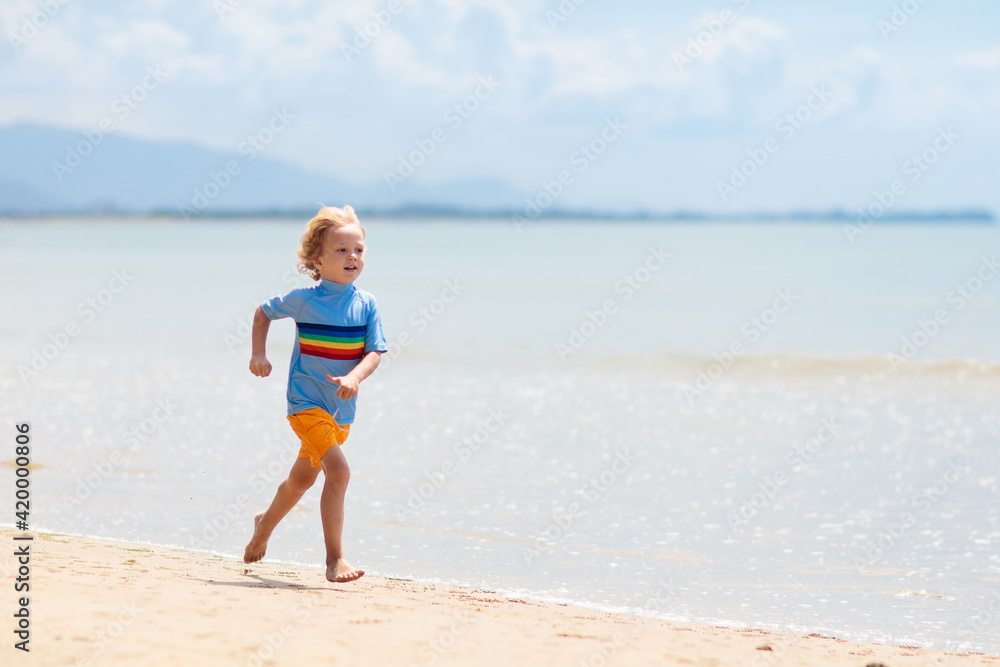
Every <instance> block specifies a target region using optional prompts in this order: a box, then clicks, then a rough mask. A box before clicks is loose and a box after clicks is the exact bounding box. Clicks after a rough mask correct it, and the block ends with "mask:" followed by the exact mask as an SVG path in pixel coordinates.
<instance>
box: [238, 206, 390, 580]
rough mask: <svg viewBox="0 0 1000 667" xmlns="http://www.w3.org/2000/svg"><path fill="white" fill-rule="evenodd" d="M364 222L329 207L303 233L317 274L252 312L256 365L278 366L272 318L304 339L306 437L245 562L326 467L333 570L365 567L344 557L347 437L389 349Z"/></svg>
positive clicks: (297, 389)
mask: <svg viewBox="0 0 1000 667" xmlns="http://www.w3.org/2000/svg"><path fill="white" fill-rule="evenodd" d="M364 239H365V230H364V228H363V227H362V226H361V223H360V222H359V221H358V218H357V216H356V215H355V214H354V209H353V208H351V207H350V206H345V207H344V208H343V209H339V208H334V207H329V206H324V207H323V208H322V209H320V211H319V213H317V214H316V217H314V218H313V219H312V220H310V221H309V224H308V225H307V226H306V232H305V234H304V235H303V236H302V241H301V245H300V248H299V250H298V256H299V270H300V271H302V272H303V273H306V274H308V275H309V276H310V277H312V278H313V279H315V280H319V281H320V282H319V283H318V284H317V285H315V286H314V287H309V288H304V289H295V290H292V291H291V292H289V293H288V294H285V295H284V296H277V297H274V298H273V299H270V300H269V301H265V302H264V303H262V304H261V305H260V306H258V307H257V311H256V312H255V313H254V318H253V351H252V353H251V357H250V372H251V373H253V374H254V375H256V376H258V377H267V376H268V375H270V373H271V364H270V363H268V361H267V356H266V354H265V346H266V343H267V331H268V328H269V327H270V323H271V320H275V319H279V318H282V317H292V318H294V319H295V324H296V329H297V333H298V337H297V339H296V342H295V349H294V350H293V351H292V360H291V367H290V369H289V373H288V421H289V422H290V423H291V425H292V430H294V431H295V434H296V435H297V436H299V439H300V440H301V441H302V447H301V449H300V450H299V458H298V459H297V460H296V461H295V463H294V464H292V469H291V471H290V472H289V473H288V479H286V480H285V481H283V482H282V483H281V484H280V485H278V491H277V493H276V494H275V496H274V500H272V501H271V506H270V507H268V508H267V510H266V511H264V512H261V513H260V514H258V515H257V516H256V517H254V530H253V537H251V538H250V543H249V544H247V547H246V551H245V552H244V554H243V561H244V562H246V563H255V562H257V561H259V560H260V559H262V558H263V557H264V552H265V551H266V550H267V540H268V538H269V537H270V536H271V532H272V531H273V530H274V528H275V527H276V526H277V525H278V522H279V521H281V519H282V518H284V516H285V515H286V514H288V512H289V510H291V509H292V508H293V507H295V505H296V503H298V502H299V500H300V499H301V498H302V494H304V493H305V492H306V491H307V490H308V489H309V487H311V486H312V485H313V482H315V481H316V477H317V476H318V475H319V471H320V468H322V470H323V473H324V475H325V479H324V483H323V493H322V495H321V496H320V516H321V517H322V520H323V538H324V541H325V542H326V578H327V579H328V580H329V581H333V582H337V583H344V582H348V581H354V580H356V579H359V578H360V577H361V576H362V575H363V574H364V570H357V569H354V568H353V567H351V565H350V564H348V562H347V561H346V560H344V553H343V548H342V546H341V535H342V533H343V529H344V495H345V493H346V492H347V482H348V480H349V479H350V476H351V472H350V468H348V466H347V459H345V458H344V454H343V452H341V450H340V445H342V444H344V441H345V440H346V439H347V435H348V431H349V430H350V425H351V423H353V422H354V406H355V400H356V396H357V393H358V385H359V384H360V383H361V382H362V381H363V380H364V379H365V378H367V377H368V376H369V375H371V374H372V372H374V371H375V368H376V367H378V362H379V359H380V358H381V353H382V352H385V351H386V350H387V349H388V348H387V347H386V343H385V335H384V334H383V333H382V322H381V320H380V318H379V313H378V306H377V305H376V303H375V298H374V297H373V296H372V295H371V294H369V293H368V292H365V291H364V290H361V289H358V288H357V287H355V286H354V284H353V283H354V281H355V280H357V278H358V276H359V275H361V270H362V269H364V267H365V244H364Z"/></svg>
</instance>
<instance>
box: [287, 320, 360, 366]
mask: <svg viewBox="0 0 1000 667" xmlns="http://www.w3.org/2000/svg"><path fill="white" fill-rule="evenodd" d="M298 326H299V353H301V354H306V355H309V356H312V357H323V358H324V359H337V360H338V361H353V360H360V359H361V358H362V357H363V356H365V327H364V326H358V327H338V326H334V325H332V324H306V323H304V322H299V323H298Z"/></svg>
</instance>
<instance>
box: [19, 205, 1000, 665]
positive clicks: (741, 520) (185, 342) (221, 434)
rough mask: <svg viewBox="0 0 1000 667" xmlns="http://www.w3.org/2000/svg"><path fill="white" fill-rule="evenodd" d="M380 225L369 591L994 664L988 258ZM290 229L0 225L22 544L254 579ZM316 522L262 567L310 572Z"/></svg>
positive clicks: (305, 517) (916, 237) (884, 239)
mask: <svg viewBox="0 0 1000 667" xmlns="http://www.w3.org/2000/svg"><path fill="white" fill-rule="evenodd" d="M365 222H366V225H367V228H368V238H367V240H368V245H369V248H370V251H369V255H368V259H367V265H366V267H365V269H364V273H363V274H362V276H361V277H360V279H359V280H358V285H359V286H360V287H362V288H364V289H367V290H368V291H370V292H372V293H373V294H374V295H375V296H376V297H377V299H378V302H379V305H380V309H381V312H382V317H383V321H384V325H385V333H386V336H387V339H388V341H389V343H390V346H391V348H392V351H391V353H390V354H389V355H387V356H386V357H385V358H384V359H383V361H382V367H381V368H380V369H379V370H378V371H377V373H376V375H375V376H373V377H372V378H371V379H369V380H367V381H366V382H365V383H364V384H363V385H362V389H361V393H360V396H359V409H358V415H357V421H356V422H355V425H354V427H353V428H352V433H351V436H350V439H349V440H348V442H347V444H346V445H345V447H344V451H345V454H346V455H347V457H348V460H349V462H350V464H351V467H352V473H353V476H352V480H351V484H350V488H349V491H348V500H347V519H346V526H345V545H346V549H347V555H348V557H349V559H350V560H351V562H352V563H354V564H355V565H358V566H361V567H364V568H365V569H366V570H368V571H369V572H371V573H373V574H378V575H383V576H393V577H411V578H415V579H419V580H424V581H434V582H442V583H454V584H465V585H471V586H481V587H487V588H490V589H493V590H499V591H503V592H505V593H507V594H510V595H512V596H519V597H522V598H528V599H539V600H558V601H563V602H569V603H573V604H579V605H585V606H589V607H594V608H600V609H609V610H617V611H623V612H628V613H632V614H635V615H640V616H653V617H658V618H666V619H674V620H688V621H697V622H708V623H716V624H724V625H730V626H748V627H759V628H765V629H774V630H787V631H792V632H796V633H806V634H808V633H813V632H818V633H821V634H827V635H832V636H837V637H841V638H845V639H852V640H860V641H873V642H891V643H897V644H913V645H920V646H927V647H935V648H946V649H964V650H973V651H982V652H989V653H997V652H1000V550H998V549H997V544H998V540H1000V507H998V496H997V492H998V482H997V475H998V473H997V469H998V464H1000V460H998V459H1000V455H998V447H997V444H998V439H1000V420H998V410H997V403H998V400H1000V336H998V335H997V333H998V331H1000V276H998V275H997V271H998V270H1000V267H998V266H997V264H996V261H997V257H998V254H1000V229H998V228H997V227H995V226H975V225H971V226H962V225H951V226H926V225H910V226H908V225H876V226H874V227H872V228H870V229H867V230H860V231H861V232H862V233H860V234H858V231H859V230H851V229H845V228H844V227H843V226H841V225H838V224H808V223H800V224H795V223H789V224H756V223H744V224H738V223H705V224H666V223H655V222H642V223H636V222H623V221H579V222H572V221H563V222H552V223H534V224H529V225H524V226H517V225H515V224H513V223H512V222H510V221H508V220H447V221H446V220H426V221H425V220H390V219H380V218H371V219H367V220H366V221H365ZM302 226H303V221H302V220H269V221H261V220H224V221H213V220H197V221H192V222H190V223H184V222H180V221H175V220H168V219H114V220H98V219H77V220H68V219H67V220H59V219H50V220H9V221H0V312H2V313H3V317H2V319H0V368H2V374H0V400H2V405H3V408H2V412H3V415H4V423H6V424H7V428H9V429H10V433H9V437H8V438H7V439H8V441H9V447H8V454H6V455H3V454H0V460H7V459H13V442H14V435H15V433H14V430H13V429H14V427H13V425H14V423H18V422H22V421H26V422H29V423H30V424H31V432H32V435H33V449H32V457H33V461H34V462H35V463H36V464H37V465H38V467H37V468H36V469H34V470H33V471H32V473H31V483H32V487H31V488H32V505H31V518H30V524H31V527H32V528H33V529H38V530H50V531H58V532H64V533H71V534H80V535H96V536H101V537H108V538H115V539H123V540H133V541H141V542H149V543H154V544H162V545H174V546H181V547H185V548H191V549H199V550H204V551H212V552H217V553H222V554H226V555H229V556H232V557H234V558H237V557H240V556H241V555H242V552H243V547H244V545H245V544H246V542H247V540H248V538H249V536H250V533H251V522H252V518H253V515H254V514H255V513H256V512H258V511H260V510H262V509H264V508H265V507H266V506H267V503H268V502H269V501H270V499H271V498H272V496H273V494H274V490H275V488H276V486H277V484H278V483H279V482H280V481H281V479H282V478H283V477H284V475H285V473H286V471H287V468H288V467H289V465H290V462H291V460H292V457H293V456H294V454H295V451H296V449H297V443H296V441H295V437H294V435H293V434H292V432H291V429H290V428H289V426H288V424H287V423H286V420H285V407H286V406H285V397H284V395H285V388H286V380H287V365H288V358H289V354H290V352H291V346H292V343H293V336H294V327H293V325H292V324H291V323H290V322H289V321H287V320H285V321H278V322H275V323H274V324H273V325H272V327H271V334H270V339H269V341H268V343H269V347H268V355H269V358H270V360H271V362H272V364H273V365H274V372H273V373H272V375H271V377H269V378H267V379H261V378H257V377H254V376H252V375H251V374H250V373H249V371H248V370H247V365H248V360H249V352H250V342H249V319H250V316H251V315H252V312H253V310H254V308H255V307H256V305H257V304H258V303H260V301H262V300H264V299H266V298H268V297H270V296H272V295H274V294H278V293H283V292H285V291H287V290H288V289H291V288H294V287H297V286H305V285H308V284H309V281H308V280H307V279H305V278H303V277H301V276H300V275H298V274H297V273H296V272H295V270H294V259H295V256H294V252H295V249H296V246H297V242H298V238H299V235H300V233H301V230H302ZM0 441H2V438H0ZM4 471H6V472H4ZM0 480H6V481H4V482H2V483H3V489H4V492H3V497H7V498H8V499H11V502H9V503H8V504H7V505H8V506H9V507H11V508H12V507H13V501H12V497H13V488H14V486H13V480H14V474H13V469H12V468H11V467H3V468H0ZM318 499H319V488H318V486H317V487H316V488H314V489H312V490H311V491H310V492H308V493H307V495H306V496H305V497H304V499H303V501H302V503H301V504H300V505H299V506H298V507H297V508H295V509H294V510H293V511H292V512H291V513H290V514H289V515H288V517H287V518H286V519H285V521H284V522H283V523H282V524H281V525H280V526H279V528H278V529H277V530H276V531H275V533H274V536H273V537H272V540H271V543H270V545H269V546H268V558H274V559H278V560H284V561H294V562H300V563H306V564H311V565H316V566H319V565H321V564H322V561H323V557H324V553H323V548H322V544H323V543H322V532H321V527H320V517H319V508H318ZM10 522H11V523H12V522H13V514H12V513H11V517H10ZM8 569H9V564H8ZM317 576H319V574H317Z"/></svg>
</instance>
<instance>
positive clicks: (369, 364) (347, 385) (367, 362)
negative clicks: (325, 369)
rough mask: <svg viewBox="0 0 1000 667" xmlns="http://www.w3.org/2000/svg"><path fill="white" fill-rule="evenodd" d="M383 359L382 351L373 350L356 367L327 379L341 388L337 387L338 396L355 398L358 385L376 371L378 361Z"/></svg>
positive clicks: (328, 376) (329, 376)
mask: <svg viewBox="0 0 1000 667" xmlns="http://www.w3.org/2000/svg"><path fill="white" fill-rule="evenodd" d="M381 360H382V353H381V352H376V351H375V350H372V351H371V352H369V353H368V354H366V355H365V356H364V357H363V358H362V359H361V361H359V362H358V365H357V366H355V367H354V369H353V370H352V371H351V372H350V373H348V374H347V375H344V376H342V377H333V376H332V375H327V376H326V379H327V380H328V381H330V382H332V383H334V384H335V385H337V386H338V387H339V388H338V389H337V398H340V399H348V398H354V397H355V396H357V395H358V386H359V385H360V384H361V382H362V381H363V380H365V379H367V378H368V376H369V375H371V374H372V373H374V372H375V369H376V368H378V362H379V361H381Z"/></svg>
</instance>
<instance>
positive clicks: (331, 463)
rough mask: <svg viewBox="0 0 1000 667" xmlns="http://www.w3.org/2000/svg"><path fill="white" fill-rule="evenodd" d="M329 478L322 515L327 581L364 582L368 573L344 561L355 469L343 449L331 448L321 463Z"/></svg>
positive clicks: (321, 509)
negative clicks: (348, 501) (347, 507)
mask: <svg viewBox="0 0 1000 667" xmlns="http://www.w3.org/2000/svg"><path fill="white" fill-rule="evenodd" d="M320 466H322V468H323V472H324V473H325V477H326V479H325V480H324V482H323V494H322V495H321V496H320V501H319V503H320V516H321V517H322V519H323V538H324V540H325V541H326V578H327V579H328V580H330V581H335V582H337V583H345V582H348V581H354V580H355V579H360V578H361V576H362V575H363V574H364V573H365V571H364V570H356V569H354V568H353V567H351V566H350V564H349V563H348V562H347V561H346V560H344V550H343V546H342V544H341V537H342V536H343V533H344V496H345V495H346V494H347V483H348V482H349V481H350V479H351V469H350V467H348V465H347V459H346V458H344V453H343V452H342V451H341V450H340V447H339V446H334V447H331V448H330V450H329V451H328V452H327V453H326V454H324V455H323V458H322V459H321V460H320Z"/></svg>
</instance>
